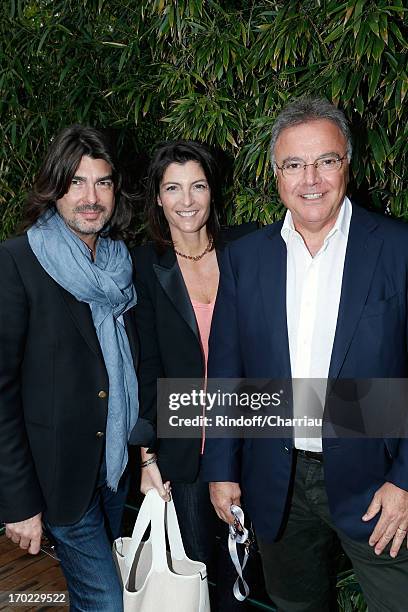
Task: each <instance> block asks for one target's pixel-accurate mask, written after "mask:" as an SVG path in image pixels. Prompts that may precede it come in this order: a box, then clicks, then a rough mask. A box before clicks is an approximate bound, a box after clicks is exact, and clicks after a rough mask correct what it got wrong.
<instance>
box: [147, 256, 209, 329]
mask: <svg viewBox="0 0 408 612" xmlns="http://www.w3.org/2000/svg"><path fill="white" fill-rule="evenodd" d="M153 269H154V271H155V274H156V276H157V280H158V281H159V284H160V286H161V287H162V289H163V291H164V292H165V293H166V295H167V296H168V298H169V299H170V301H171V302H172V303H173V304H174V307H175V308H176V310H177V312H178V313H179V314H180V316H181V317H183V319H184V320H185V322H186V323H187V325H188V326H189V327H190V329H191V331H192V332H193V334H194V335H195V336H196V338H197V339H198V340H199V338H200V335H199V331H198V327H197V321H196V318H195V314H194V310H193V306H192V304H191V300H190V297H189V295H188V291H187V287H186V285H185V282H184V279H183V276H182V274H181V270H180V268H179V266H178V264H177V259H176V256H175V254H174V252H173V251H172V250H171V249H167V250H166V251H165V253H164V254H163V255H162V256H161V258H160V263H159V264H153Z"/></svg>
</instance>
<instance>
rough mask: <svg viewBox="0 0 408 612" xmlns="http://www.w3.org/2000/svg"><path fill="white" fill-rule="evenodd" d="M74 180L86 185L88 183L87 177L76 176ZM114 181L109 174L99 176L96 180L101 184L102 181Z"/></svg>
mask: <svg viewBox="0 0 408 612" xmlns="http://www.w3.org/2000/svg"><path fill="white" fill-rule="evenodd" d="M72 180H76V181H82V182H83V183H84V182H85V181H86V177H85V176H79V175H78V174H75V175H74V176H73V177H72ZM112 180H113V176H112V174H107V175H106V176H98V178H97V179H96V182H97V183H99V182H100V181H112Z"/></svg>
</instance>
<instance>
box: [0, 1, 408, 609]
mask: <svg viewBox="0 0 408 612" xmlns="http://www.w3.org/2000/svg"><path fill="white" fill-rule="evenodd" d="M0 8H1V10H0V132H1V139H0V239H3V238H5V237H7V236H8V235H10V234H11V233H12V232H13V230H14V229H15V227H16V224H17V223H18V220H19V218H20V214H21V208H22V203H23V201H24V197H25V192H26V191H27V189H29V187H30V185H31V183H32V180H33V177H34V175H35V173H36V171H37V169H38V165H39V163H40V161H41V159H42V157H43V155H44V153H45V151H46V149H47V147H48V144H49V142H50V140H51V138H52V135H53V134H54V133H55V132H57V131H58V130H59V129H60V128H62V127H65V126H66V125H69V124H71V123H74V122H81V123H85V124H90V125H96V126H112V127H114V128H115V129H116V130H118V133H119V136H120V138H121V139H122V140H125V137H126V138H128V139H129V138H130V139H131V141H132V143H133V144H132V146H133V148H134V151H135V158H136V152H139V153H140V152H142V153H147V154H149V153H150V152H151V150H152V149H153V148H154V146H155V144H156V143H157V142H158V141H161V140H165V139H167V138H179V137H182V138H193V139H198V140H201V141H206V142H207V143H209V144H212V145H216V146H218V147H221V148H222V149H223V150H224V151H226V152H227V153H228V154H229V155H230V156H231V158H233V160H234V174H233V183H232V185H231V186H230V187H229V189H228V190H227V192H226V208H227V212H228V218H229V221H230V222H235V223H236V222H240V221H242V220H250V219H251V220H259V221H261V222H264V223H266V222H271V221H273V220H275V219H276V218H277V217H278V216H279V215H280V214H281V206H280V204H279V201H278V198H277V195H276V192H275V187H274V181H273V180H272V173H271V170H270V165H269V159H268V143H269V135H270V128H271V125H272V123H273V121H274V117H275V116H276V114H277V112H279V110H280V109H281V107H282V106H283V105H284V104H285V103H286V101H287V100H289V99H290V98H292V97H294V96H301V95H306V94H312V95H316V94H318V95H322V96H326V97H327V98H329V99H331V100H333V102H335V103H336V104H339V105H340V106H341V107H342V108H343V109H344V110H345V112H346V114H347V116H348V118H349V119H350V121H351V123H352V128H353V133H354V145H355V146H354V150H355V154H354V158H353V161H352V176H353V180H352V189H353V191H354V192H355V193H357V194H358V193H360V194H364V195H365V197H366V196H367V194H369V196H370V198H369V199H370V202H371V204H372V205H373V206H374V207H376V208H378V209H380V210H382V211H384V212H389V213H391V214H393V215H394V216H396V217H402V218H404V219H408V190H407V186H408V185H407V183H408V178H407V177H408V171H407V169H406V168H407V166H408V156H407V146H406V142H407V137H408V110H407V104H406V103H405V99H406V94H407V90H408V77H407V73H408V70H407V62H408V59H407V57H408V56H407V38H408V17H407V12H408V11H407V9H406V8H404V2H403V0H390V1H386V0H378V1H377V2H373V1H371V0H349V1H346V2H341V1H339V0H315V1H311V0H301V1H294V0H283V1H271V0H242V1H236V0H235V1H234V0H224V1H222V0H219V1H215V0H214V1H213V0H135V1H131V0H28V1H24V0H2V1H1V4H0ZM343 582H344V584H343V585H342V586H343V587H344V589H345V591H344V590H343V594H342V595H341V598H342V609H343V610H349V609H350V610H351V609H361V610H363V609H364V608H365V605H364V602H363V601H362V599H361V596H359V594H358V591H356V590H355V583H354V578H353V576H352V575H351V576H349V577H347V578H346V579H345V580H344V581H343ZM350 584H351V587H352V589H354V590H352V593H353V595H352V596H350V595H349V594H347V588H349V589H350ZM353 585H354V586H353ZM350 592H351V591H350Z"/></svg>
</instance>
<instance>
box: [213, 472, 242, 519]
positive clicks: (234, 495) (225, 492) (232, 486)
mask: <svg viewBox="0 0 408 612" xmlns="http://www.w3.org/2000/svg"><path fill="white" fill-rule="evenodd" d="M210 498H211V502H212V505H213V506H214V509H215V511H216V513H217V514H218V516H219V517H220V519H222V520H223V521H225V522H226V523H230V524H232V523H233V522H234V517H233V515H232V514H231V510H230V507H231V505H232V504H235V505H237V506H240V505H241V503H240V502H241V489H240V488H239V484H238V483H237V482H210Z"/></svg>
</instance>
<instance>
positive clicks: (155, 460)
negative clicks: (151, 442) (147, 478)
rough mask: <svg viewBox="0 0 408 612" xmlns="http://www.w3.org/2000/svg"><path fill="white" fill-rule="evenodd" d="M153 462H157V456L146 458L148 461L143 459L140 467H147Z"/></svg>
mask: <svg viewBox="0 0 408 612" xmlns="http://www.w3.org/2000/svg"><path fill="white" fill-rule="evenodd" d="M152 463H157V459H156V457H151V458H150V459H146V461H142V463H141V464H140V467H142V468H144V467H147V466H148V465H151V464H152Z"/></svg>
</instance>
